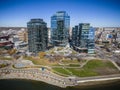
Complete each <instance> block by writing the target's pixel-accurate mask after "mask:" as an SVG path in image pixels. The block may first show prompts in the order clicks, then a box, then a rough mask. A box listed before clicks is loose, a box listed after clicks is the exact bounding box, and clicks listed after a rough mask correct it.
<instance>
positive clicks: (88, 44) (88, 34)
mask: <svg viewBox="0 0 120 90" xmlns="http://www.w3.org/2000/svg"><path fill="white" fill-rule="evenodd" d="M94 32H95V30H94V28H92V27H90V24H89V23H80V24H79V25H78V26H75V27H73V30H72V45H73V46H75V47H77V48H78V49H79V50H80V49H81V51H80V52H82V51H84V52H87V53H94V46H95V45H94Z"/></svg>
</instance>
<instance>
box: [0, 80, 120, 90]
mask: <svg viewBox="0 0 120 90" xmlns="http://www.w3.org/2000/svg"><path fill="white" fill-rule="evenodd" d="M8 83H9V84H8ZM0 89H1V90H26V89H27V90H120V82H119V81H118V82H117V81H116V82H113V83H112V82H111V83H109V84H104V85H95V86H84V87H76V86H75V87H67V88H61V87H57V86H54V85H50V84H47V83H44V82H40V81H34V80H26V79H25V80H19V79H12V80H11V79H7V80H0Z"/></svg>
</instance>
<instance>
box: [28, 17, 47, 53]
mask: <svg viewBox="0 0 120 90" xmlns="http://www.w3.org/2000/svg"><path fill="white" fill-rule="evenodd" d="M27 28H28V45H29V51H30V52H33V53H38V52H39V51H45V50H46V49H47V45H48V31H47V24H46V23H45V22H44V21H43V19H31V20H30V21H29V22H28V23H27Z"/></svg>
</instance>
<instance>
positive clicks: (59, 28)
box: [51, 11, 70, 46]
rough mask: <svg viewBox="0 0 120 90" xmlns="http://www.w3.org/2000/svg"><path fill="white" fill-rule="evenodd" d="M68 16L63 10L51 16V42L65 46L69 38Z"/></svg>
mask: <svg viewBox="0 0 120 90" xmlns="http://www.w3.org/2000/svg"><path fill="white" fill-rule="evenodd" d="M69 28H70V16H68V14H67V13H66V12H65V11H58V12H57V13H56V14H54V15H53V16H52V17H51V43H52V44H53V45H55V46H66V45H67V43H68V38H69Z"/></svg>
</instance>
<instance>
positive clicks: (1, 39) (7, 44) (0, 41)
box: [0, 36, 14, 49]
mask: <svg viewBox="0 0 120 90" xmlns="http://www.w3.org/2000/svg"><path fill="white" fill-rule="evenodd" d="M9 38H10V37H9V36H0V48H4V49H11V48H13V46H14V43H12V42H11V41H10V40H9Z"/></svg>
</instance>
